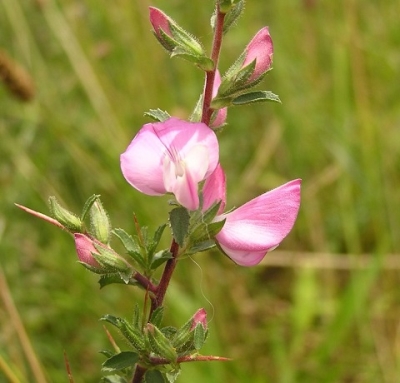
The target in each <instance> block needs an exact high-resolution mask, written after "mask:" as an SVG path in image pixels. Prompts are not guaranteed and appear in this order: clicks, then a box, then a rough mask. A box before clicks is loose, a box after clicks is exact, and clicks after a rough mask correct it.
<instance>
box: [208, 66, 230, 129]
mask: <svg viewBox="0 0 400 383" xmlns="http://www.w3.org/2000/svg"><path fill="white" fill-rule="evenodd" d="M220 85H221V75H220V73H219V71H218V70H217V71H216V72H215V78H214V85H213V91H212V96H213V98H214V97H216V96H217V94H218V88H219V86H220ZM227 115H228V108H222V109H219V110H218V111H217V112H216V115H215V117H214V119H213V120H212V121H211V125H210V127H211V128H218V127H220V126H222V125H223V124H225V122H226V118H227Z"/></svg>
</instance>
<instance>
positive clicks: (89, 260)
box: [74, 233, 102, 270]
mask: <svg viewBox="0 0 400 383" xmlns="http://www.w3.org/2000/svg"><path fill="white" fill-rule="evenodd" d="M74 239H75V249H76V253H77V254H78V259H79V262H81V263H83V264H84V265H85V266H89V267H90V268H95V269H98V270H101V269H102V267H101V265H100V264H99V263H98V262H97V261H96V259H95V258H94V256H93V253H95V254H98V251H97V250H96V248H95V247H94V246H93V241H92V239H90V238H89V237H88V236H86V235H85V234H81V233H75V234H74Z"/></svg>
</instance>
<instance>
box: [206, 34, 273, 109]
mask: <svg viewBox="0 0 400 383" xmlns="http://www.w3.org/2000/svg"><path fill="white" fill-rule="evenodd" d="M272 56H273V45H272V39H271V36H270V34H269V30H268V27H264V28H262V29H261V30H259V31H258V32H257V34H256V35H255V36H254V37H253V38H252V40H251V41H250V43H249V44H248V45H247V47H246V48H245V50H244V51H243V53H242V54H241V55H240V56H239V58H238V59H237V60H236V62H235V63H234V64H233V65H232V66H231V67H230V68H229V69H228V71H227V72H226V73H225V75H224V76H223V80H222V83H221V85H220V86H219V90H218V95H217V97H215V98H214V99H213V101H212V104H211V107H212V108H215V109H219V108H222V107H223V106H229V105H231V104H232V101H233V99H234V98H235V97H237V96H239V95H241V94H243V92H244V91H245V90H247V89H249V88H251V87H253V86H255V85H257V84H258V83H259V82H260V81H261V80H262V78H263V76H264V74H265V73H266V72H267V71H268V70H270V69H271V64H272Z"/></svg>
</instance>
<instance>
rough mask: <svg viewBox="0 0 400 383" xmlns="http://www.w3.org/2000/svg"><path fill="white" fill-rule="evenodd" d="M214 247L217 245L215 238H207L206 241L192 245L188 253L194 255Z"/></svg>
mask: <svg viewBox="0 0 400 383" xmlns="http://www.w3.org/2000/svg"><path fill="white" fill-rule="evenodd" d="M213 247H215V241H214V240H213V239H207V240H205V241H201V242H198V243H195V244H194V245H192V246H190V249H188V250H187V251H186V254H187V255H192V254H196V253H201V252H202V251H207V250H210V249H212V248H213Z"/></svg>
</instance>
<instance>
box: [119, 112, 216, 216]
mask: <svg viewBox="0 0 400 383" xmlns="http://www.w3.org/2000/svg"><path fill="white" fill-rule="evenodd" d="M218 159H219V146H218V140H217V137H216V135H215V133H214V132H213V131H212V130H211V129H210V128H209V127H208V126H207V125H205V124H203V123H193V122H187V121H182V120H179V119H177V118H170V119H168V120H167V121H164V122H158V123H153V124H146V125H144V126H143V127H142V129H141V130H140V131H139V133H138V134H137V135H136V136H135V138H134V139H133V140H132V142H131V144H130V145H129V147H128V149H127V150H126V151H125V152H124V153H123V154H122V155H121V170H122V173H123V175H124V177H125V178H126V180H127V181H128V182H129V183H130V184H131V185H132V186H133V187H134V188H136V189H137V190H139V191H141V192H142V193H145V194H148V195H154V196H157V195H162V194H165V193H167V192H171V193H174V194H175V195H176V197H177V200H178V202H179V203H181V204H182V205H183V206H185V207H187V208H188V209H193V208H194V209H197V208H198V204H199V202H198V195H197V186H198V183H199V182H201V181H203V180H204V179H205V178H207V177H208V176H209V175H210V174H211V173H212V172H213V171H214V169H215V168H216V166H217V164H218Z"/></svg>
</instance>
